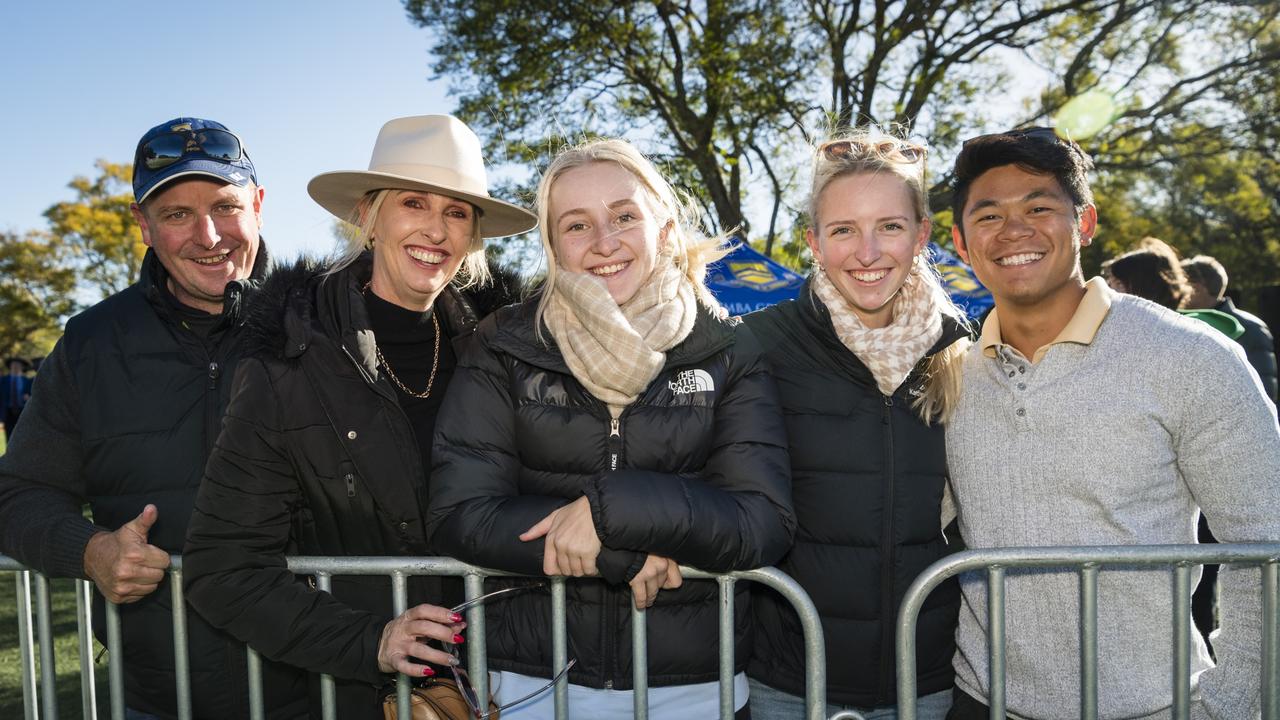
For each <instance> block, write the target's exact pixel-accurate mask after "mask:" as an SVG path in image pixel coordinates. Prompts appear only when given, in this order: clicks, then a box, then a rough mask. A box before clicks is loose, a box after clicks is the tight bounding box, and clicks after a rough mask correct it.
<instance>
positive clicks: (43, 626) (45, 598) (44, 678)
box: [35, 573, 58, 718]
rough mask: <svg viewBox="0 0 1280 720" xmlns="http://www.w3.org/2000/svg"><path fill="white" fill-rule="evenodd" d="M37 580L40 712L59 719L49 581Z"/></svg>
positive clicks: (39, 575) (36, 576) (43, 578)
mask: <svg viewBox="0 0 1280 720" xmlns="http://www.w3.org/2000/svg"><path fill="white" fill-rule="evenodd" d="M35 579H36V583H35V585H36V636H37V637H38V639H39V643H40V711H41V713H42V714H43V715H44V716H45V717H46V718H56V717H58V682H57V680H58V677H57V667H56V666H55V665H54V663H55V660H54V657H53V623H52V622H51V621H50V619H49V579H48V578H46V577H45V576H44V575H41V574H40V573H36V574H35Z"/></svg>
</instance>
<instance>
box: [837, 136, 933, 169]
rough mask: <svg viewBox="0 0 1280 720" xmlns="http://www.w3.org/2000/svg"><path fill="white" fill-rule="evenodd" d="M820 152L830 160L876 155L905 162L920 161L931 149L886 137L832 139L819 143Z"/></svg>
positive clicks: (855, 158)
mask: <svg viewBox="0 0 1280 720" xmlns="http://www.w3.org/2000/svg"><path fill="white" fill-rule="evenodd" d="M818 152H819V153H820V154H821V155H822V156H823V157H825V158H826V159H828V160H859V159H861V158H870V157H874V158H879V159H882V160H889V161H892V162H905V163H917V162H920V161H921V160H924V158H925V156H926V155H928V154H929V151H928V150H927V149H926V148H925V147H924V146H922V145H917V144H915V143H912V142H907V141H906V140H897V139H894V138H884V139H882V140H831V141H829V142H825V143H823V144H821V145H819V146H818Z"/></svg>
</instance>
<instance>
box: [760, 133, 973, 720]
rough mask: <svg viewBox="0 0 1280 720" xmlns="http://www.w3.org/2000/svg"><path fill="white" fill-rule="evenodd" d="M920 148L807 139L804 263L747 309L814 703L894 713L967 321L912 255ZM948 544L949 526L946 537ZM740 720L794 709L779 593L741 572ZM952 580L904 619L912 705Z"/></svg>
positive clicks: (791, 624) (849, 138)
mask: <svg viewBox="0 0 1280 720" xmlns="http://www.w3.org/2000/svg"><path fill="white" fill-rule="evenodd" d="M924 177H925V149H924V148H923V147H921V146H919V145H916V144H914V143H911V142H907V141H905V140H899V139H896V138H893V137H888V136H885V135H883V134H872V133H870V132H866V131H864V132H858V133H854V134H850V135H845V136H839V137H835V138H832V139H829V140H827V141H826V142H824V143H822V144H820V145H819V146H818V148H817V152H816V153H815V155H814V159H813V181H812V185H811V190H810V195H809V218H810V222H811V226H810V227H809V228H808V229H807V230H806V231H805V240H806V241H807V242H808V244H809V249H810V250H811V251H812V253H813V258H814V263H815V265H816V266H817V267H816V270H815V271H814V273H813V274H812V275H810V277H809V279H808V281H807V282H806V284H805V287H804V288H803V289H802V290H801V292H800V296H799V297H798V298H797V299H796V300H792V301H787V302H784V303H780V304H778V305H774V306H773V307H770V308H768V309H765V310H761V311H758V312H755V313H752V314H750V315H748V316H746V318H745V321H746V324H747V327H748V328H750V329H751V330H752V331H753V332H754V333H755V335H756V337H757V338H759V340H760V344H761V345H762V346H763V348H764V351H765V357H766V359H768V361H769V364H770V366H771V367H772V369H773V376H774V378H775V379H776V380H777V382H778V391H779V394H780V396H781V398H782V407H783V416H784V418H785V419H786V425H787V441H788V444H789V446H790V454H791V476H792V493H793V497H794V502H795V507H796V521H797V529H796V543H795V546H794V547H793V548H792V549H791V551H790V552H789V553H788V554H787V555H786V556H785V557H784V558H783V559H782V561H781V563H779V565H778V568H779V569H780V570H782V571H784V572H786V573H787V574H789V575H791V576H792V577H793V578H795V579H796V581H797V582H799V583H800V585H801V586H803V587H804V589H805V591H806V592H807V593H809V596H810V597H811V598H813V601H814V604H815V605H816V606H817V608H818V612H819V613H820V614H821V616H822V624H823V632H824V637H825V639H826V646H827V701H828V703H829V704H828V707H827V710H826V713H827V714H830V713H834V712H836V711H838V710H857V711H858V712H860V713H862V714H863V716H864V717H868V718H883V719H887V718H893V717H896V712H897V707H896V706H897V702H898V700H897V691H896V682H895V678H894V672H895V670H894V656H895V651H894V629H895V627H896V625H897V614H898V607H899V605H901V603H902V598H903V596H904V595H905V594H906V591H907V588H908V586H909V585H910V584H911V582H912V581H913V580H914V579H915V578H916V576H917V575H919V574H920V573H921V572H922V571H923V570H924V569H925V568H926V567H928V566H929V565H930V564H932V563H933V562H934V561H935V560H938V559H939V558H942V557H944V556H945V555H947V554H948V553H949V552H951V551H953V550H954V549H955V547H956V546H955V545H953V546H950V547H949V546H948V543H947V538H946V537H945V536H944V535H943V523H942V521H941V520H940V518H941V516H942V509H941V506H942V499H943V493H944V490H945V488H946V482H947V462H946V445H945V442H944V435H943V427H942V423H943V422H944V421H945V419H946V417H947V415H948V414H949V412H950V410H951V408H952V407H953V406H954V404H955V401H956V398H957V396H958V395H959V391H960V386H959V383H960V376H959V365H960V360H961V358H962V357H963V355H964V351H965V350H966V349H967V348H968V347H969V339H968V325H967V323H966V322H965V320H964V319H963V313H962V312H961V311H960V310H959V309H958V308H956V307H955V305H954V304H953V303H952V302H951V299H950V298H949V297H948V295H947V293H946V292H945V291H944V290H943V288H942V283H941V279H940V278H939V277H938V274H937V273H936V272H935V271H934V270H933V267H932V265H931V264H930V262H929V259H928V242H929V230H930V227H931V224H930V220H929V204H928V197H927V190H926V186H925V182H924ZM957 545H958V543H957ZM753 593H754V596H753V598H752V607H753V608H754V615H755V634H756V642H755V647H754V652H753V655H752V662H751V667H750V675H751V714H752V717H753V718H754V719H755V720H770V719H773V718H776V719H777V720H791V719H793V718H798V717H800V716H801V715H803V713H804V689H805V670H806V668H805V664H804V642H803V636H802V634H801V631H800V625H799V619H798V618H797V617H796V613H795V611H794V610H793V609H792V608H791V605H790V603H788V602H786V601H785V600H784V599H782V598H781V597H780V596H778V595H777V593H775V592H774V591H772V590H770V589H768V588H765V587H764V586H755V587H754V588H753ZM959 607H960V590H959V584H958V582H957V581H955V580H954V579H953V580H949V581H947V582H946V583H944V584H943V586H942V587H940V588H939V589H938V590H936V591H935V592H934V593H933V594H932V595H931V596H930V598H929V600H928V602H927V604H926V606H925V608H924V610H923V612H922V613H921V618H920V632H919V634H918V635H917V652H918V655H917V657H918V661H917V667H918V675H917V687H918V688H919V692H920V694H921V697H920V698H919V700H918V703H917V713H918V714H917V715H916V717H918V718H921V719H922V720H942V718H944V717H945V716H946V714H947V710H948V709H949V708H950V707H951V687H952V678H953V675H954V673H953V671H952V669H951V657H952V655H953V654H954V653H955V629H956V613H957V612H958V610H959Z"/></svg>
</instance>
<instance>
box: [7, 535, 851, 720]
mask: <svg viewBox="0 0 1280 720" xmlns="http://www.w3.org/2000/svg"><path fill="white" fill-rule="evenodd" d="M171 559H172V564H171V566H170V570H169V572H170V579H171V583H170V592H171V593H172V600H173V608H174V610H173V639H174V659H175V669H176V670H177V672H176V678H177V679H176V688H175V690H176V693H177V704H178V707H177V710H178V718H179V720H190V718H191V680H190V674H189V667H188V661H187V630H186V608H185V604H184V602H183V592H182V558H181V557H178V556H173V557H172V558H171ZM288 560H289V569H290V570H292V571H293V572H295V573H299V574H308V575H314V576H315V578H316V587H317V588H318V589H320V590H324V591H327V590H328V589H329V587H330V581H331V578H332V577H333V576H335V575H384V576H389V577H390V578H391V584H392V599H393V607H394V609H395V611H396V612H397V613H400V612H403V611H404V610H405V609H406V606H407V604H408V596H407V585H408V578H409V577H411V576H416V575H444V576H460V577H462V578H464V587H465V592H466V597H467V598H468V599H470V598H474V597H478V596H480V595H482V594H484V580H485V578H487V577H497V576H502V577H516V576H513V575H510V574H509V573H502V572H497V571H491V570H485V569H483V568H478V567H475V566H473V565H468V564H466V563H463V562H460V561H458V560H454V559H451V558H402V557H381V558H373V557H293V558H289V559H288ZM4 570H13V571H17V573H16V577H17V584H18V623H19V635H20V645H21V653H22V682H23V702H24V712H25V718H26V719H27V720H35V718H38V717H43V718H46V719H51V718H57V717H58V709H57V697H56V693H55V690H54V685H55V680H56V674H55V671H54V654H53V636H52V631H51V623H50V618H49V598H48V585H47V581H46V580H45V578H44V577H43V576H41V575H40V574H38V573H34V572H31V571H29V570H27V569H26V568H24V567H23V566H21V565H19V564H18V563H17V562H16V561H14V560H12V559H9V558H6V557H3V556H0V571H4ZM680 570H681V573H682V575H683V576H684V578H685V579H686V580H715V581H716V583H717V584H718V586H719V597H720V614H719V620H720V627H719V635H720V654H719V658H720V662H719V664H720V668H719V670H720V717H721V718H724V719H730V720H731V719H732V718H733V715H734V707H733V706H734V694H733V675H734V672H733V669H734V657H733V650H734V623H733V619H734V587H735V585H736V583H737V582H739V581H743V580H746V581H751V582H759V583H763V584H765V585H768V586H769V587H772V588H773V589H775V590H777V591H778V592H779V593H780V594H781V595H782V596H783V597H785V598H787V600H788V601H789V602H790V603H791V604H792V606H794V607H795V609H796V612H797V613H798V614H799V616H800V623H801V626H802V628H803V632H804V643H805V662H806V665H807V668H806V669H807V672H806V688H805V718H806V720H822V718H823V715H824V712H825V706H826V657H825V647H824V645H823V639H822V624H821V621H820V619H819V617H818V613H817V610H816V608H815V607H814V605H813V601H812V600H810V599H809V596H808V595H807V594H805V592H804V591H803V590H802V589H801V588H800V586H799V584H797V583H796V582H795V581H794V580H792V579H791V578H790V577H788V576H787V575H786V574H785V573H783V572H781V571H779V570H776V569H774V568H762V569H758V570H746V571H740V572H732V573H726V574H714V573H707V572H703V571H701V570H696V569H693V568H686V567H682V568H681V569H680ZM32 578H34V584H35V587H36V595H37V597H36V603H35V609H36V616H37V625H38V633H37V635H38V638H39V652H40V672H39V676H40V691H39V693H37V691H36V684H35V677H36V669H35V659H34V657H33V656H32V648H33V647H34V644H33V639H32V632H31V626H30V609H31V601H30V592H29V587H30V585H31V584H32ZM550 585H551V614H552V617H551V618H549V619H548V621H549V622H550V623H551V625H552V664H553V666H554V667H553V668H552V672H557V671H559V670H560V669H562V668H563V667H564V666H565V665H566V663H567V662H568V641H567V620H566V615H565V610H566V602H565V581H564V579H562V578H553V579H552V580H551V584H550ZM91 592H92V588H90V587H89V584H88V583H87V582H85V581H76V594H77V608H78V623H77V625H78V627H79V632H80V665H81V697H82V699H83V706H84V712H85V714H84V717H85V718H96V710H95V708H96V689H95V687H94V682H93V663H92V659H91V656H92V653H91V649H92V644H93V640H92V633H91V615H90V612H89V603H88V599H89V597H90V593H91ZM106 611H107V612H106V622H107V628H106V629H107V652H108V655H109V660H108V691H109V694H110V709H111V718H112V720H123V719H124V670H123V663H122V662H120V658H123V653H122V652H121V648H122V647H123V643H122V641H121V636H120V613H119V610H118V608H117V607H116V606H115V605H112V604H108V605H107V607H106ZM631 612H632V614H631V619H632V632H633V636H632V637H633V640H634V642H633V656H632V665H633V668H634V676H633V678H632V680H633V683H634V685H635V688H636V692H635V717H636V718H638V719H639V720H647V718H648V713H649V709H648V700H647V696H646V690H647V688H648V674H647V668H648V651H647V647H646V643H645V639H646V633H645V630H646V622H645V613H644V611H638V610H635V608H634V607H633V608H632V611H631ZM467 627H468V631H469V632H468V641H467V667H468V671H469V674H470V677H471V679H472V682H473V684H474V685H475V689H476V692H477V694H478V695H479V696H480V697H487V696H488V682H489V674H488V665H487V658H486V642H485V633H484V608H483V607H479V606H478V607H472V608H470V609H468V610H467ZM246 652H247V653H248V668H249V678H248V680H249V702H250V717H251V718H253V720H265V717H266V714H265V708H264V703H263V687H262V674H261V667H262V666H261V660H260V658H259V657H258V655H257V653H256V652H254V651H253V650H252V649H251V648H248V649H246ZM320 683H321V703H322V709H321V712H322V716H323V717H324V718H325V720H333V719H334V718H336V712H337V711H336V705H335V693H334V684H333V678H331V677H329V676H327V675H322V676H321V678H320ZM396 691H397V703H398V707H397V716H398V717H403V718H407V717H410V714H409V692H410V683H409V678H408V677H407V676H405V675H399V676H398V679H397V685H396ZM553 692H554V703H555V713H556V717H557V718H566V717H568V679H567V677H565V678H561V679H560V681H559V682H558V683H557V684H556V687H555V689H554V691H553ZM37 695H38V696H39V700H40V709H39V712H37V709H36V698H37Z"/></svg>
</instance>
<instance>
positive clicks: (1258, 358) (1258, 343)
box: [1214, 297, 1277, 402]
mask: <svg viewBox="0 0 1280 720" xmlns="http://www.w3.org/2000/svg"><path fill="white" fill-rule="evenodd" d="M1214 309H1215V310H1220V311H1222V312H1224V313H1227V314H1229V315H1234V316H1235V318H1236V319H1237V320H1239V321H1240V324H1241V325H1243V326H1244V334H1243V335H1241V336H1240V337H1239V338H1236V342H1238V343H1240V344H1241V345H1242V346H1243V347H1244V352H1245V355H1247V356H1248V358H1249V364H1250V365H1252V366H1253V369H1254V370H1257V371H1258V377H1260V378H1262V388H1263V389H1264V390H1265V391H1266V393H1267V397H1269V398H1271V401H1272V402H1277V396H1276V349H1275V341H1274V340H1273V339H1272V337H1271V330H1270V328H1268V327H1267V324H1266V323H1265V322H1263V321H1262V318H1260V317H1258V316H1256V315H1253V314H1251V313H1247V312H1245V311H1243V310H1241V309H1239V308H1237V307H1236V305H1235V303H1233V302H1232V301H1231V298H1229V297H1227V298H1223V299H1222V302H1220V303H1218V304H1217V305H1216V306H1214Z"/></svg>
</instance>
